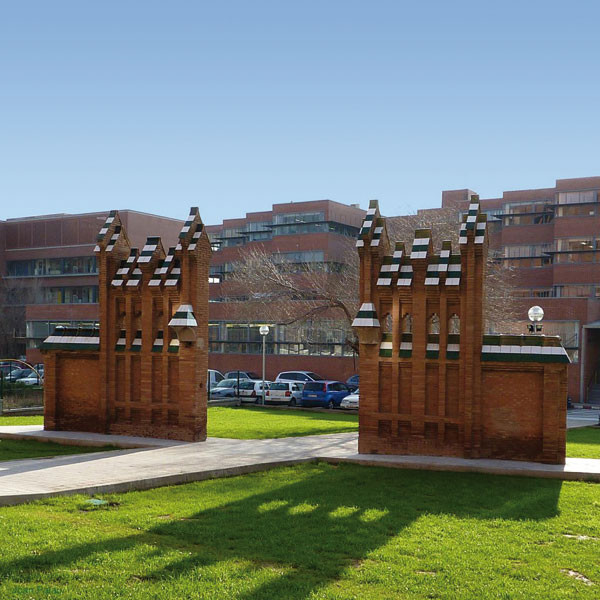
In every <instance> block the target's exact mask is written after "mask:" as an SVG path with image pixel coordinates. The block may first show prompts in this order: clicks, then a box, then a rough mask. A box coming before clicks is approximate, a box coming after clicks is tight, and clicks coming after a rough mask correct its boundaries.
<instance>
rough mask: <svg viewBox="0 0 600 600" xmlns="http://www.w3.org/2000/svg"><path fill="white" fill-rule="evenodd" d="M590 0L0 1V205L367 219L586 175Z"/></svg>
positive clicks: (595, 48) (593, 95)
mask: <svg viewBox="0 0 600 600" xmlns="http://www.w3.org/2000/svg"><path fill="white" fill-rule="evenodd" d="M599 17H600V5H599V4H598V3H597V2H591V1H590V2H587V1H578V2H564V1H563V2H553V1H551V0H550V1H548V0H546V1H543V2H541V1H540V2H538V1H535V0H534V1H523V0H521V1H520V2H512V1H507V0H505V1H503V2H494V3H492V2H481V1H478V2H461V1H452V2H450V1H444V2H427V1H420V2H410V3H405V2H401V1H399V0H397V1H395V2H387V1H380V0H369V1H366V0H364V1H361V2H356V1H353V0H344V1H337V0H330V1H327V0H320V1H318V2H317V1H313V0H302V1H301V2H300V1H297V2H289V1H284V0H278V1H263V0H252V1H249V0H246V1H242V2H238V1H228V0H221V1H219V2H203V1H200V0H197V1H178V0H170V1H168V2H166V1H164V0H163V1H160V2H156V1H153V0H144V1H142V0H137V1H132V0H119V1H112V0H102V1H101V2H100V1H95V2H92V1H81V0H77V1H64V0H52V1H51V2H50V1H48V0H43V1H34V0H22V1H19V2H4V3H2V6H1V7H0V165H1V166H0V207H1V209H0V218H2V219H4V218H10V217H17V216H26V215H32V214H47V213H56V212H85V211H95V210H108V209H111V208H131V209H137V210H143V211H147V212H155V213H158V214H164V215H168V216H173V217H178V218H184V217H185V216H186V215H187V209H188V207H189V206H191V205H198V206H199V207H200V210H201V215H202V217H203V219H204V221H205V222H207V223H216V222H219V221H221V220H222V219H223V218H232V217H236V216H241V215H243V214H244V213H245V212H246V211H252V210H268V209H269V208H270V206H271V204H273V203H276V202H287V201H294V202H299V201H303V200H316V199H321V198H330V199H332V200H337V201H340V202H347V203H351V202H359V203H360V204H361V205H362V206H363V207H366V205H367V203H368V200H369V199H370V198H378V199H379V200H380V204H381V206H382V210H383V212H385V213H386V214H402V213H407V212H412V211H415V210H416V209H417V208H424V207H431V206H437V205H439V203H440V196H441V190H443V189H456V188H464V187H470V188H471V189H474V190H476V191H478V192H479V193H480V194H481V195H482V196H483V197H495V196H497V195H499V194H501V192H502V191H503V190H506V189H520V188H531V187H548V186H552V185H553V184H554V180H555V179H556V178H563V177H579V176H589V175H600V166H599V164H598V155H599V151H598V139H599V138H600V135H599V134H600V116H599V107H600V102H599V99H600V98H599V96H600V78H599V77H598V66H599V64H600V61H599V54H600V43H599V42H598V36H597V24H598V20H599V19H598V18H599Z"/></svg>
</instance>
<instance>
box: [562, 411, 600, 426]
mask: <svg viewBox="0 0 600 600" xmlns="http://www.w3.org/2000/svg"><path fill="white" fill-rule="evenodd" d="M599 415H600V411H598V409H594V408H592V409H589V408H583V409H581V408H573V409H571V410H568V411H567V429H574V428H575V427H590V426H591V425H598V417H599Z"/></svg>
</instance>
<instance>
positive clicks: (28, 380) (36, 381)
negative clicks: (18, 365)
mask: <svg viewBox="0 0 600 600" xmlns="http://www.w3.org/2000/svg"><path fill="white" fill-rule="evenodd" d="M15 383H22V384H24V385H44V377H43V376H40V377H38V376H37V375H31V376H30V377H23V378H22V379H17V381H16V382H15Z"/></svg>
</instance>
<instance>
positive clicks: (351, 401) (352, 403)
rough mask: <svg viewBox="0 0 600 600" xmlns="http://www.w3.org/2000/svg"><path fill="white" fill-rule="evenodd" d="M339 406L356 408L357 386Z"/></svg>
mask: <svg viewBox="0 0 600 600" xmlns="http://www.w3.org/2000/svg"><path fill="white" fill-rule="evenodd" d="M340 408H349V409H350V408H353V409H355V410H358V388H356V390H354V391H353V392H352V393H351V394H348V395H347V396H346V397H345V398H344V399H343V400H342V401H341V403H340Z"/></svg>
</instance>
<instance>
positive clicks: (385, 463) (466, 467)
mask: <svg viewBox="0 0 600 600" xmlns="http://www.w3.org/2000/svg"><path fill="white" fill-rule="evenodd" d="M428 458H431V457H428ZM318 460H320V461H323V462H327V463H330V464H341V463H350V464H355V465H363V466H366V467H387V468H392V469H407V470H412V471H440V472H442V471H450V472H455V473H482V474H486V475H508V476H511V477H535V478H538V479H561V480H564V481H592V482H600V471H598V472H588V471H567V470H564V468H563V467H562V465H545V464H542V463H540V467H538V468H535V467H529V466H527V463H522V464H523V465H525V466H521V464H520V463H519V461H514V462H515V463H517V464H516V465H514V466H512V465H511V466H493V465H489V464H487V465H484V464H481V463H480V464H477V459H473V464H458V463H448V464H443V463H437V462H436V463H431V462H426V461H424V460H423V461H419V460H415V459H414V458H411V457H407V456H399V457H397V460H386V459H385V458H382V459H374V458H372V457H369V458H366V457H365V458H361V457H351V458H344V457H339V458H338V457H332V456H325V457H319V458H318ZM463 460H468V459H463ZM599 462H600V461H599ZM545 467H548V468H545Z"/></svg>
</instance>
